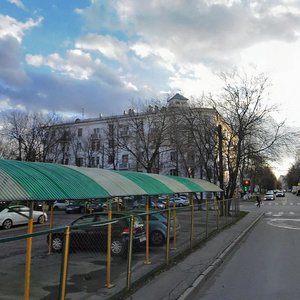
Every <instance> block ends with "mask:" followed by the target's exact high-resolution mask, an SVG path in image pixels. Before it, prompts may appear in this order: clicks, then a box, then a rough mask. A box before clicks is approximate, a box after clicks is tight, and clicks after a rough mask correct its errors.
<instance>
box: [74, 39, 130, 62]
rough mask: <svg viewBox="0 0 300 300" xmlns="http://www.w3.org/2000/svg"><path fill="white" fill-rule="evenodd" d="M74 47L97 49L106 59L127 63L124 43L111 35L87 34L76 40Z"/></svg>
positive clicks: (126, 48)
mask: <svg viewBox="0 0 300 300" xmlns="http://www.w3.org/2000/svg"><path fill="white" fill-rule="evenodd" d="M75 47H76V48H79V49H83V50H90V51H99V52H100V53H101V54H102V55H103V56H105V57H106V58H108V59H112V60H116V61H118V62H121V63H125V64H127V62H128V60H127V55H126V53H127V50H128V47H127V45H126V43H123V42H121V41H119V40H117V39H116V38H114V37H111V36H102V35H96V34H89V35H87V36H85V37H82V38H80V39H78V40H77V42H76V44H75Z"/></svg>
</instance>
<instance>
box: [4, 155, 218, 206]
mask: <svg viewBox="0 0 300 300" xmlns="http://www.w3.org/2000/svg"><path fill="white" fill-rule="evenodd" d="M220 191H222V190H221V189H220V188H219V187H218V186H216V185H214V184H212V183H210V182H207V181H204V180H200V179H190V178H184V177H177V176H163V175H158V174H149V173H140V172H130V171H110V170H104V169H96V168H83V167H74V166H65V165H57V164H49V163H33V162H23V161H15V160H0V201H9V200H57V199H65V200H67V199H92V198H108V197H115V196H131V195H160V194H174V193H190V192H220Z"/></svg>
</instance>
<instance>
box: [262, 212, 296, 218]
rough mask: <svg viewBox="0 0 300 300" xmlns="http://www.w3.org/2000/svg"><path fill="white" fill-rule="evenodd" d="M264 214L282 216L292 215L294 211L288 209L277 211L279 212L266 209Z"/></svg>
mask: <svg viewBox="0 0 300 300" xmlns="http://www.w3.org/2000/svg"><path fill="white" fill-rule="evenodd" d="M265 215H266V216H268V217H271V216H272V217H282V216H294V215H295V213H294V212H293V211H288V212H283V211H279V212H273V211H268V212H266V213H265Z"/></svg>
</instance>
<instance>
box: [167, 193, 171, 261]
mask: <svg viewBox="0 0 300 300" xmlns="http://www.w3.org/2000/svg"><path fill="white" fill-rule="evenodd" d="M167 206H168V225H167V244H166V264H167V265H168V264H169V252H170V227H171V226H170V225H171V209H170V199H169V196H168V198H167Z"/></svg>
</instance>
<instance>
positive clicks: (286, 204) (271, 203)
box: [253, 202, 300, 206]
mask: <svg viewBox="0 0 300 300" xmlns="http://www.w3.org/2000/svg"><path fill="white" fill-rule="evenodd" d="M253 205H255V206H256V203H254V204H253ZM260 205H261V206H263V205H265V206H267V205H269V206H274V205H275V206H293V205H300V202H297V203H293V202H281V203H279V202H262V203H261V204H260Z"/></svg>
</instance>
